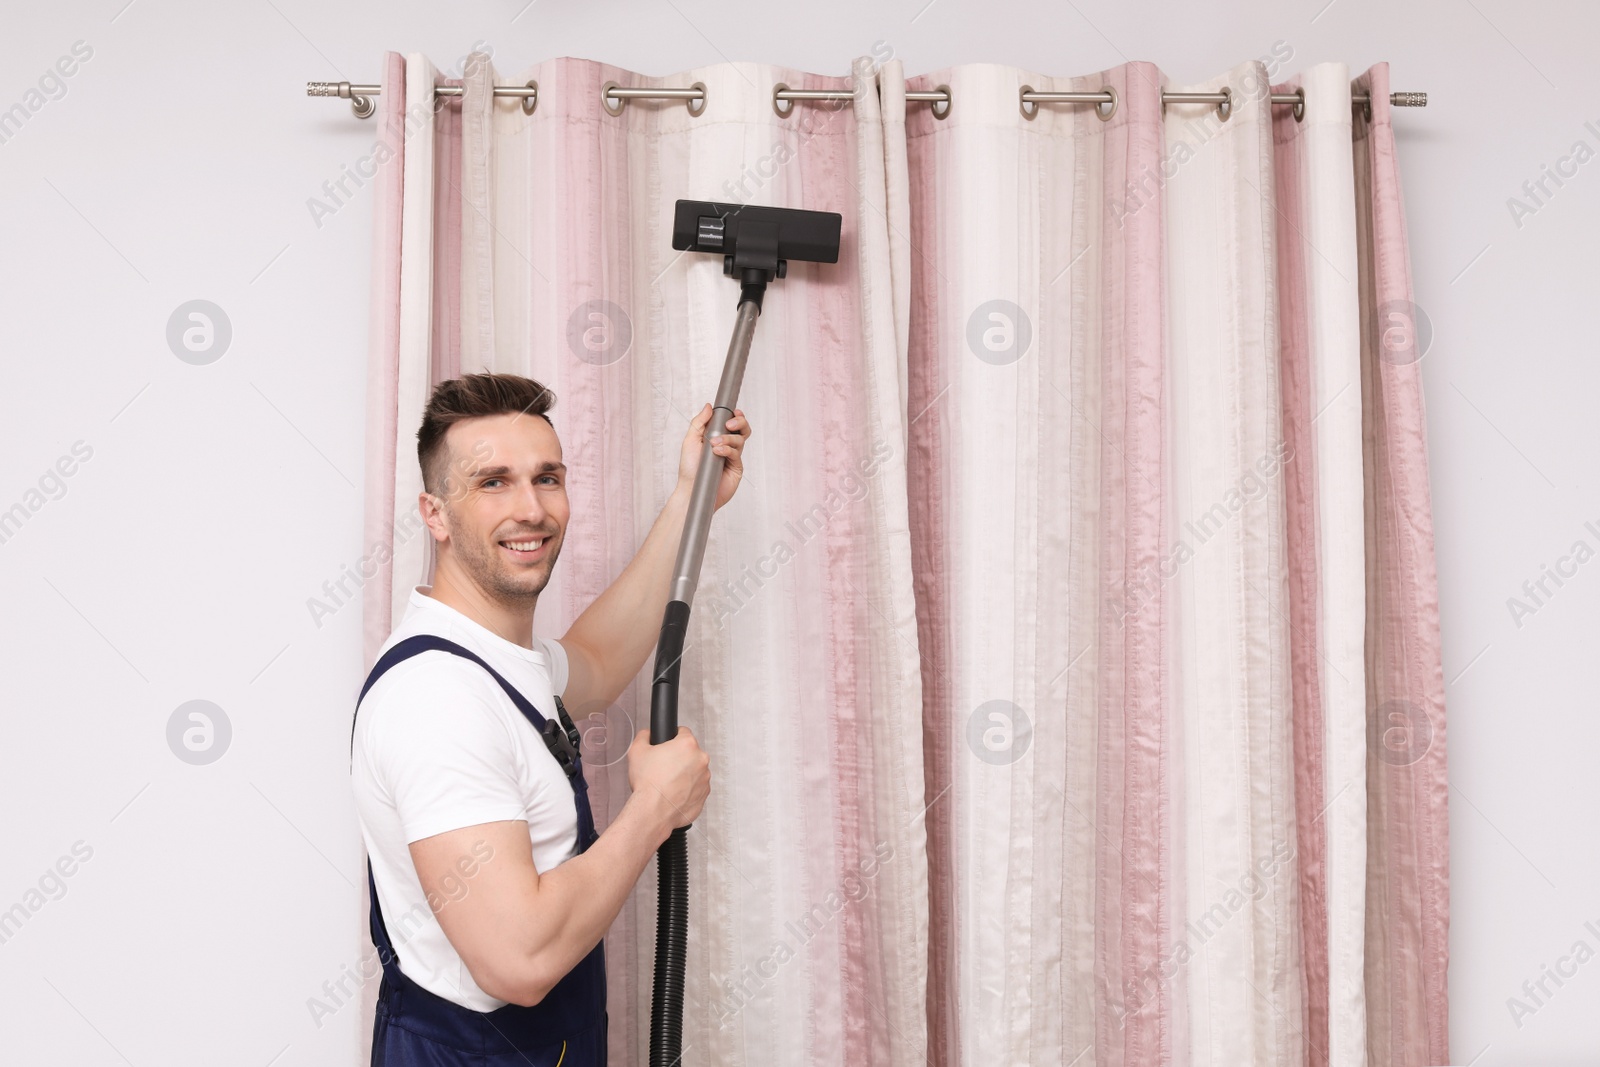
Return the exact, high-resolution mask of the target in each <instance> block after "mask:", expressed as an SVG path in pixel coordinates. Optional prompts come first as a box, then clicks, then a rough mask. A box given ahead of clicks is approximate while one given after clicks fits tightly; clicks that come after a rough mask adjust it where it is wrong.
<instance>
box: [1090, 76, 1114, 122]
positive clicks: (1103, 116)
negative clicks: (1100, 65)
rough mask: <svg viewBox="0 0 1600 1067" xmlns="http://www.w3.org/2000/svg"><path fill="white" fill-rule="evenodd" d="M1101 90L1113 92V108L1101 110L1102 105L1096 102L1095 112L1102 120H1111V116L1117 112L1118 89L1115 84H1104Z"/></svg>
mask: <svg viewBox="0 0 1600 1067" xmlns="http://www.w3.org/2000/svg"><path fill="white" fill-rule="evenodd" d="M1100 91H1101V92H1105V93H1110V94H1111V110H1110V111H1101V110H1100V105H1099V104H1096V105H1095V106H1094V113H1095V116H1096V117H1097V118H1099V120H1100V121H1101V122H1110V121H1111V116H1112V115H1115V114H1116V113H1117V90H1116V88H1115V87H1114V86H1110V85H1103V86H1101V87H1100Z"/></svg>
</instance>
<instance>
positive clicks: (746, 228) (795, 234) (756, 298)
mask: <svg viewBox="0 0 1600 1067" xmlns="http://www.w3.org/2000/svg"><path fill="white" fill-rule="evenodd" d="M842 221H843V220H842V217H841V216H840V215H838V214H835V213H833V212H828V211H802V210H799V209H796V208H776V207H761V206H758V205H754V204H719V203H713V202H710V201H705V200H679V201H678V204H677V210H676V212H675V214H674V217H673V225H672V247H673V248H675V249H678V250H680V251H690V252H708V253H713V254H716V255H720V256H722V273H723V274H725V275H727V276H729V277H732V278H734V279H736V280H737V281H738V283H739V306H738V311H737V314H736V316H735V318H734V326H733V340H732V342H731V343H730V344H729V345H728V358H727V361H726V362H725V363H724V364H723V367H722V381H721V383H719V384H718V386H717V396H716V401H715V402H714V404H713V405H712V410H711V421H710V423H708V424H707V427H708V428H707V430H706V436H707V438H708V439H709V438H710V436H711V435H712V434H715V433H716V432H717V429H716V427H723V426H726V425H727V424H728V420H729V419H731V418H733V412H734V404H735V403H737V402H738V399H739V385H740V383H741V382H742V381H743V380H744V366H745V361H746V359H747V358H748V357H749V355H750V341H751V338H752V337H753V336H754V334H755V328H756V319H757V318H758V317H759V316H760V314H761V299H762V297H763V296H764V295H765V294H766V291H767V283H768V282H770V281H772V280H773V279H774V278H782V277H784V276H785V275H786V274H787V273H788V261H789V260H791V259H796V260H802V261H805V262H811V263H837V262H839V231H840V226H841V223H842ZM722 466H723V457H722V456H719V455H717V454H716V453H715V452H714V451H713V450H712V449H711V448H709V447H707V448H705V449H703V450H702V451H701V453H700V466H699V467H698V468H697V469H696V470H695V475H694V490H693V491H692V493H691V494H690V497H689V511H688V514H687V515H686V516H685V518H684V523H683V540H682V541H680V542H679V544H678V560H677V564H676V565H675V566H674V568H673V572H672V574H673V578H672V591H671V592H672V596H671V599H670V600H668V602H667V610H666V614H665V617H664V618H663V619H662V620H661V639H660V641H659V642H658V643H657V645H656V666H655V674H654V680H653V682H652V684H651V692H650V743H651V744H652V745H660V744H664V743H666V742H668V741H671V740H672V739H673V738H674V737H676V736H677V734H678V662H679V660H681V659H682V658H683V641H684V636H685V634H686V633H687V632H688V628H689V605H690V604H692V603H693V602H694V591H695V586H696V585H697V584H698V583H699V580H700V563H701V560H702V559H703V558H704V556H705V550H706V532H707V530H708V529H709V528H710V526H711V514H712V512H713V511H715V510H716V491H717V486H718V484H719V483H720V482H721V481H722ZM688 829H689V828H688V827H687V826H683V827H679V828H678V829H676V830H674V831H672V836H670V837H669V838H667V841H666V843H665V844H663V845H662V846H661V849H660V851H658V852H657V853H656V871H657V886H656V972H655V985H654V989H653V993H652V997H653V999H652V1002H651V1010H650V1067H678V1061H679V1058H680V1056H681V1055H682V1047H683V967H684V943H685V937H686V935H687V932H688V925H689V871H688V847H687V845H686V843H685V840H684V835H685V833H686V832H687V831H688Z"/></svg>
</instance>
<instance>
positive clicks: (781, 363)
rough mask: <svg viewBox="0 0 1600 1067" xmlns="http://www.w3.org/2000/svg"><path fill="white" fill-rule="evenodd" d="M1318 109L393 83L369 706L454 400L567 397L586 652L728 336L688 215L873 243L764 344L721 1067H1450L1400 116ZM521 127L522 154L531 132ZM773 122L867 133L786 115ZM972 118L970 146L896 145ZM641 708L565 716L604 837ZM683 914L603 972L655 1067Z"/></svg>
mask: <svg viewBox="0 0 1600 1067" xmlns="http://www.w3.org/2000/svg"><path fill="white" fill-rule="evenodd" d="M1275 73H1276V72H1275V71H1274V70H1269V69H1268V67H1267V65H1266V64H1265V62H1263V61H1248V62H1244V63H1240V64H1238V65H1236V66H1234V67H1233V68H1231V69H1230V70H1228V71H1226V72H1225V73H1223V74H1220V75H1218V76H1216V77H1214V78H1210V79H1206V80H1204V81H1201V82H1197V83H1194V84H1188V85H1178V84H1173V83H1171V82H1170V80H1169V79H1168V78H1167V77H1166V75H1165V74H1163V73H1162V72H1161V70H1160V69H1159V68H1158V67H1156V66H1155V65H1153V64H1150V63H1145V62H1129V63H1125V64H1123V65H1121V66H1118V67H1114V68H1112V69H1110V70H1106V71H1103V72H1100V73H1096V74H1088V75H1077V76H1054V75H1045V74H1039V73H1035V72H1029V71H1023V70H1020V69H1017V68H1013V67H1006V66H1002V65H996V64H965V65H961V66H957V67H951V68H948V69H945V70H941V71H936V72H932V73H927V74H919V75H916V76H914V77H910V78H908V77H907V76H906V74H905V72H904V70H903V68H902V65H901V63H900V62H899V61H898V60H895V59H892V58H890V59H888V60H887V61H886V62H881V63H875V62H874V61H873V60H872V59H871V58H869V57H863V58H862V59H861V60H859V61H858V62H857V63H856V64H855V66H854V69H853V72H852V73H851V75H850V76H848V77H822V76H817V75H813V74H807V73H804V72H800V71H795V70H790V69H786V68H782V67H776V66H771V65H764V64H756V63H730V64H720V65H716V66H709V67H705V68H700V69H696V70H692V71H685V72H681V73H678V74H674V75H668V76H664V77H651V76H645V75H640V74H637V73H634V72H631V71H627V70H622V69H620V68H616V67H611V66H607V65H605V64H601V63H595V62H591V61H587V60H581V59H570V58H569V59H559V60H551V61H548V62H545V63H541V64H537V65H535V66H533V67H530V68H528V69H527V70H525V71H520V72H518V73H516V74H515V75H503V74H499V73H497V72H496V71H495V70H494V68H493V66H492V65H491V63H490V62H489V60H488V58H487V57H486V56H482V55H475V56H474V57H472V58H471V60H470V61H469V62H468V64H467V66H466V68H465V73H464V76H463V78H461V79H457V80H455V81H453V82H448V83H447V82H446V81H445V80H444V79H442V78H441V76H440V75H439V73H438V72H437V70H436V69H435V68H434V67H433V66H432V65H431V64H430V63H429V62H428V60H427V59H426V58H425V57H423V56H419V55H413V56H409V57H401V56H399V55H396V54H393V53H390V54H388V55H387V56H386V57H385V61H384V78H383V92H382V95H381V97H380V99H379V111H378V114H377V116H376V119H377V122H378V124H379V126H378V129H379V139H380V143H381V144H382V145H384V146H385V147H386V148H387V151H386V152H385V153H384V154H383V155H382V156H381V157H380V158H382V159H383V160H384V162H383V163H382V165H381V166H380V168H379V173H378V175H377V178H376V180H375V181H374V183H373V186H374V192H375V205H374V207H375V225H374V245H373V249H374V255H373V285H372V309H371V314H372V320H371V329H370V337H371V344H370V349H369V384H368V406H367V415H366V418H367V427H368V439H367V484H366V493H367V513H366V529H365V538H366V541H367V543H368V546H369V549H371V550H373V551H372V556H373V558H374V560H375V561H376V563H375V565H374V570H375V574H374V576H373V578H372V580H369V581H368V582H367V583H366V585H365V587H364V590H365V594H364V595H365V608H364V610H365V620H364V641H365V651H366V655H367V662H368V663H370V662H371V660H372V658H373V656H374V655H375V653H376V651H377V648H378V647H379V645H380V644H381V643H382V641H383V640H384V638H385V637H386V636H387V634H388V633H389V632H390V629H391V628H392V626H393V625H394V623H395V622H396V621H397V620H398V618H399V617H400V615H401V614H402V613H403V611H404V606H405V601H406V598H407V596H408V595H409V593H410V590H411V587H412V586H413V585H416V584H421V583H426V582H428V581H431V568H432V565H433V560H432V558H431V554H430V553H431V544H430V541H431V539H430V538H428V537H426V536H425V534H424V533H423V528H422V526H421V523H420V521H419V520H418V519H417V517H416V497H417V493H418V492H419V490H420V487H421V486H420V473H419V472H418V471H417V469H416V461H415V454H416V452H415V436H414V435H415V431H416V427H417V425H418V422H419V421H420V417H421V412H422V407H423V405H424V403H425V401H426V398H427V394H428V390H429V389H430V388H431V386H432V385H433V383H435V382H437V381H439V380H442V379H444V378H448V377H453V376H455V375H458V374H460V373H462V372H465V371H474V370H485V369H486V370H494V371H505V372H514V373H519V374H526V375H529V376H531V377H534V378H537V379H538V380H540V381H541V382H544V383H545V384H546V385H548V386H550V388H551V389H552V390H553V392H554V393H555V395H556V398H557V401H556V407H555V409H554V410H553V411H552V413H551V414H552V418H553V420H554V422H555V426H556V429H557V432H558V434H559V435H560V438H561V441H562V446H563V451H564V455H565V458H566V461H567V463H568V465H569V467H571V468H572V474H571V477H570V480H569V495H570V498H571V503H572V519H571V528H570V530H569V534H568V538H567V548H566V550H565V551H564V552H563V562H562V564H561V566H559V567H558V568H557V570H556V574H555V577H554V579H553V581H552V583H551V585H550V586H549V588H548V589H547V591H546V594H545V596H544V597H543V598H542V601H541V608H540V611H539V614H538V618H537V619H536V622H535V629H536V630H537V631H538V632H539V633H541V634H544V635H548V636H560V635H561V634H562V633H563V632H564V630H565V628H566V626H567V625H569V624H570V622H571V621H572V620H573V619H574V618H576V616H577V615H578V614H579V613H581V612H582V610H583V609H584V608H585V607H586V606H587V605H588V603H590V602H591V601H592V599H593V598H594V597H595V596H597V595H598V594H599V593H600V592H601V591H602V590H604V589H605V588H606V586H607V585H608V584H610V582H611V581H612V580H614V579H615V577H616V576H617V575H618V574H619V573H620V572H621V570H622V569H623V567H624V566H626V564H627V563H628V561H629V560H630V559H631V558H632V556H633V554H634V552H635V551H636V550H637V548H638V545H639V544H640V542H641V541H642V540H643V538H644V536H645V533H646V532H647V531H648V529H649V527H650V525H651V523H652V522H653V521H654V518H655V515H656V514H657V512H658V511H659V509H660V507H661V505H662V504H663V503H664V501H665V499H666V496H667V494H668V493H669V492H670V491H671V489H672V485H673V481H674V479H675V478H676V468H677V449H678V443H679V442H680V441H681V438H682V434H683V432H684V429H685V425H686V423H687V422H688V420H689V418H690V416H691V415H692V414H693V413H694V412H695V411H696V410H698V409H699V407H700V406H701V404H702V403H703V402H704V401H706V400H708V399H710V398H711V395H712V393H713V391H714V388H715V384H716V381H717V378H718V375H719V373H720V370H721V367H722V362H723V358H724V355H725V352H726V347H727V343H728V337H729V334H730V332H731V329H732V320H733V310H734V306H735V303H736V300H737V286H735V285H733V284H732V283H731V282H730V281H729V280H727V279H726V278H724V277H723V276H722V273H721V263H720V260H718V259H716V257H707V256H701V255H696V254H687V253H674V252H673V251H672V250H671V248H670V234H669V228H670V225H671V221H670V220H671V216H672V206H673V202H674V201H675V200H677V199H679V198H690V199H706V200H722V201H733V202H751V203H762V204H774V205H780V206H786V207H802V208H810V209H816V210H826V211H837V212H839V213H841V215H842V216H843V219H844V225H843V237H842V246H841V254H840V260H839V263H838V264H836V265H813V264H799V263H795V264H791V266H790V272H789V276H788V277H787V278H786V279H784V280H783V281H781V282H776V283H774V285H773V287H772V289H771V291H770V292H769V294H768V297H767V300H766V303H765V309H764V312H763V315H762V316H761V321H760V324H759V326H758V329H757V331H756V336H755V343H754V346H753V348H752V352H751V356H750V362H749V368H748V370H747V373H746V376H745V379H744V385H743V391H742V393H741V398H740V406H741V407H742V408H744V410H745V411H746V412H748V413H749V414H750V417H751V420H752V422H753V424H754V426H755V428H756V432H755V436H754V438H753V440H752V442H751V445H750V447H749V449H748V451H747V455H746V457H745V462H746V467H747V476H746V479H745V485H744V487H743V489H742V490H741V492H740V494H739V496H738V497H737V498H736V499H735V500H734V501H733V502H732V503H730V504H729V506H728V507H726V508H724V509H723V510H722V511H720V512H718V514H717V515H716V517H715V519H714V521H713V523H712V526H711V532H710V537H709V542H708V546H707V551H706V557H705V564H704V570H703V572H702V575H701V582H700V587H699V596H698V597H697V598H696V603H695V610H694V614H693V616H692V622H691V628H690V634H689V641H688V648H687V650H686V654H685V657H684V661H683V663H684V669H683V679H682V697H683V702H682V707H683V712H682V714H683V720H684V721H685V722H686V723H687V724H689V725H690V726H691V727H692V728H694V729H695V731H696V733H697V734H698V735H699V736H700V738H701V740H702V743H703V744H704V745H705V747H706V748H707V750H708V751H710V752H712V753H714V754H715V756H716V763H717V774H716V779H715V783H714V788H713V793H712V796H711V799H710V801H709V803H708V805H707V808H706V812H705V814H704V815H703V816H702V817H701V819H699V820H698V821H697V822H696V823H695V826H694V828H693V829H692V830H691V832H690V845H691V848H690V856H691V879H690V884H691V913H690V925H691V930H692V936H691V937H690V940H689V957H688V976H687V989H688V995H687V998H686V1005H685V1019H684V1023H685V1025H684V1044H685V1049H686V1053H685V1060H686V1061H689V1062H706V1063H728V1064H742V1063H752V1064H753V1063H773V1062H778V1063H794V1064H803V1063H813V1062H823V1061H832V1062H852V1063H855V1062H861V1063H874V1064H878V1063H883V1064H902V1063H904V1064H921V1063H924V1062H928V1063H933V1064H937V1065H941V1067H943V1065H956V1064H979V1063H990V1062H1006V1063H1036V1064H1074V1065H1081V1067H1088V1065H1091V1064H1095V1065H1113V1067H1124V1065H1127V1067H1132V1065H1145V1064H1163V1065H1165V1064H1185V1065H1187V1064H1194V1065H1211V1064H1216V1065H1219V1067H1220V1065H1224V1064H1234V1063H1250V1064H1273V1065H1279V1064H1285V1065H1287V1064H1294V1065H1300V1064H1305V1065H1308V1067H1321V1065H1324V1064H1341V1065H1349V1064H1356V1065H1361V1064H1372V1065H1375V1067H1376V1065H1390V1064H1394V1065H1408V1067H1409V1065H1419V1067H1420V1065H1425V1064H1442V1063H1445V1062H1447V1060H1448V1043H1447V1018H1448V1015H1447V996H1446V989H1445V974H1446V965H1447V962H1448V957H1447V934H1448V910H1449V909H1448V881H1447V878H1448V851H1447V850H1448V841H1447V813H1446V799H1447V798H1446V790H1447V787H1446V778H1445V748H1444V725H1445V724H1444V704H1443V685H1442V679H1441V674H1440V657H1439V618H1438V600H1437V590H1436V578H1435V574H1434V570H1433V547H1432V529H1431V518H1430V511H1429V499H1428V483H1427V453H1426V419H1425V412H1424V410H1423V406H1422V390H1421V379H1420V359H1421V355H1422V352H1423V351H1424V350H1425V348H1424V345H1423V343H1422V341H1421V340H1420V339H1419V338H1418V337H1417V331H1416V318H1417V317H1416V315H1415V312H1414V305H1412V304H1411V289H1410V286H1411V282H1410V272H1409V265H1408V262H1407V251H1406V243H1405V224H1404V216H1403V210H1402V206H1401V199H1400V187H1399V179H1398V168H1397V163H1396V157H1395V145H1394V137H1393V132H1392V128H1391V126H1390V124H1389V112H1388V98H1387V94H1388V82H1387V77H1388V72H1387V67H1386V66H1385V65H1383V64H1378V65H1376V66H1374V67H1373V68H1371V69H1370V70H1368V71H1366V72H1365V73H1363V74H1361V75H1360V76H1358V77H1357V78H1355V79H1353V80H1352V79H1351V77H1350V75H1349V71H1348V69H1347V68H1346V67H1345V66H1343V65H1342V64H1337V63H1325V64H1320V65H1317V66H1314V67H1311V68H1309V69H1307V70H1305V71H1303V72H1301V73H1299V74H1296V75H1293V76H1281V77H1280V80H1279V82H1278V83H1277V84H1273V83H1272V77H1273V75H1274V74H1275ZM529 80H533V81H536V82H537V84H538V87H539V95H538V103H537V106H536V107H535V109H534V111H533V113H532V114H527V113H525V111H524V109H523V106H522V104H521V102H520V101H519V100H517V99H515V98H496V97H494V96H493V95H492V92H491V89H492V86H493V85H495V84H502V85H503V84H523V83H525V82H527V81H529ZM607 82H616V83H619V84H621V85H626V86H636V87H645V88H648V87H658V86H684V85H690V84H695V83H700V84H703V85H704V87H705V89H706V104H705V110H704V111H703V112H702V113H698V114H697V113H696V112H695V111H694V110H692V109H691V107H690V106H688V105H686V104H684V103H683V102H640V101H631V102H629V103H627V104H626V105H624V106H623V107H622V108H621V110H620V113H618V114H612V113H610V111H609V109H607V108H606V107H605V106H604V105H603V104H602V102H601V88H602V86H603V85H604V84H605V83H607ZM779 82H782V83H785V84H788V85H790V86H795V87H805V88H823V89H840V90H848V91H850V93H851V94H852V96H851V99H850V100H849V101H845V102H842V103H838V102H806V103H799V102H797V103H794V104H793V105H791V106H790V107H789V109H788V111H787V114H780V113H779V112H778V111H777V110H776V109H775V107H774V103H773V98H772V95H771V94H772V89H773V87H774V86H775V85H776V84H777V83H779ZM440 84H460V85H462V86H463V93H462V95H461V96H460V97H450V98H438V99H437V100H435V99H434V97H433V89H434V87H435V86H437V85H440ZM941 86H947V87H948V88H949V90H950V93H951V104H950V106H949V107H948V109H946V108H944V107H943V106H933V105H930V104H928V103H926V102H920V101H918V102H908V101H907V99H906V94H907V92H908V91H911V92H916V91H927V90H932V89H936V88H939V87H941ZM1024 87H1029V88H1032V89H1035V90H1040V91H1051V90H1056V91H1061V90H1078V91H1101V90H1103V89H1110V90H1112V91H1113V92H1114V93H1115V96H1116V101H1115V104H1114V106H1112V105H1101V106H1100V107H1094V106H1091V105H1085V104H1051V103H1042V104H1025V103H1023V102H1022V100H1021V98H1020V96H1019V93H1020V92H1021V91H1022V90H1023V89H1024ZM1224 87H1226V88H1227V90H1228V92H1229V94H1230V101H1229V104H1228V105H1227V106H1226V107H1224V108H1220V109H1219V108H1218V107H1217V106H1216V105H1212V104H1180V103H1169V104H1166V105H1165V106H1163V104H1162V98H1161V93H1162V91H1163V90H1166V91H1168V92H1180V91H1192V92H1215V91H1218V90H1220V89H1222V88H1224ZM1301 89H1303V90H1304V94H1305V98H1304V107H1303V108H1299V109H1297V108H1292V107H1289V106H1285V105H1282V104H1278V105H1273V104H1272V103H1271V101H1270V98H1269V93H1273V92H1276V93H1289V94H1293V93H1296V92H1297V91H1299V90H1301ZM1352 93H1355V94H1364V93H1370V95H1371V105H1370V108H1371V110H1370V115H1369V114H1367V113H1366V112H1365V111H1363V110H1362V109H1360V108H1353V107H1352ZM1297 110H1298V111H1299V115H1298V117H1297V116H1296V111H1297ZM641 625H646V626H650V627H652V628H655V627H657V626H659V620H641ZM648 666H649V665H648V664H647V665H646V667H647V668H648ZM647 680H648V669H647V670H646V671H644V672H641V676H640V679H639V680H637V681H636V682H635V684H634V686H633V687H632V688H631V689H630V690H629V691H628V692H627V693H625V694H624V695H623V696H622V697H621V698H620V699H619V701H618V702H617V704H616V706H614V707H610V708H589V709H572V710H573V711H574V713H575V716H576V717H577V718H578V719H579V720H580V726H582V727H583V728H584V732H585V746H586V748H585V751H586V758H587V760H588V763H589V765H590V766H591V768H592V770H591V777H592V779H593V781H592V784H591V796H592V797H593V798H594V801H595V807H596V817H597V820H598V821H599V823H600V825H601V826H602V827H604V825H605V824H606V822H607V821H608V820H609V818H610V816H611V815H612V814H613V813H614V812H615V811H616V810H617V809H618V808H619V807H620V805H621V803H622V802H623V801H624V800H625V799H626V796H627V777H626V768H625V766H624V765H623V762H622V760H621V757H622V754H623V752H624V751H625V749H626V746H627V743H628V741H629V740H630V739H631V737H632V735H633V732H634V729H635V724H642V722H643V721H644V719H645V718H646V717H647V715H648V707H649V692H648V686H647ZM654 878H655V873H654V865H651V867H650V868H649V870H648V871H647V873H646V875H645V877H644V878H643V879H642V880H641V883H640V885H639V887H638V888H637V889H636V891H635V893H634V894H633V896H632V897H631V898H630V900H629V903H628V904H627V906H626V907H625V908H624V909H623V912H622V914H621V915H620V916H619V918H618V920H617V922H616V923H615V924H614V925H613V927H612V929H611V932H610V934H609V935H608V937H607V941H606V944H607V973H608V981H609V983H610V988H609V1010H610V1015H611V1054H612V1056H613V1058H614V1062H618V1063H632V1062H638V1061H639V1060H640V1058H641V1057H642V1049H643V1047H644V1044H645V1039H646V1035H647V1033H648V1028H649V1018H648V1016H649V997H650V979H651V967H652V961H653V951H654V945H653V939H654V922H653V917H654V911H655V904H654V897H655V893H654V888H655V887H654ZM364 914H365V912H364V911H363V912H362V915H363V916H364ZM364 928H365V927H364V923H363V924H362V929H363V930H364ZM363 936H364V935H363Z"/></svg>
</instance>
